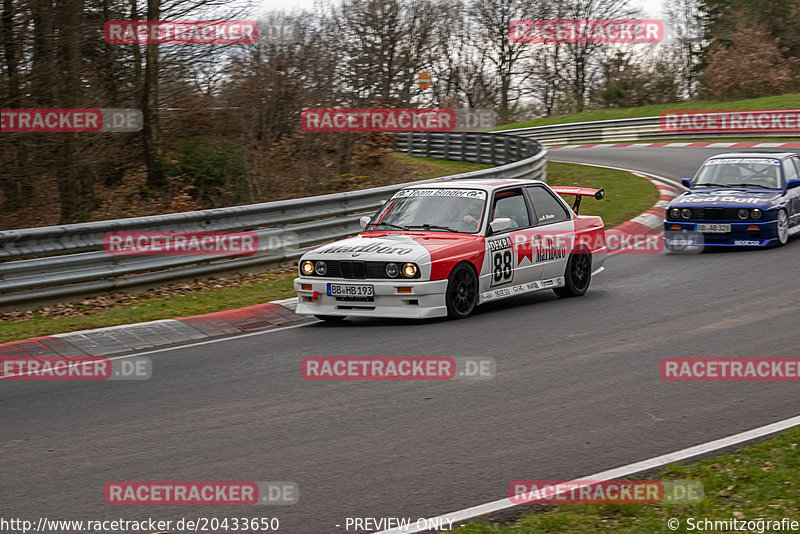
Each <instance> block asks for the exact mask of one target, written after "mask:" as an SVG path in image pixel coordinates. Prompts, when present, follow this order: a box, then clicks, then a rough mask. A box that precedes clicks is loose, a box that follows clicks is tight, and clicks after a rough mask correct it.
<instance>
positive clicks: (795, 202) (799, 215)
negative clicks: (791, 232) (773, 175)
mask: <svg viewBox="0 0 800 534" xmlns="http://www.w3.org/2000/svg"><path fill="white" fill-rule="evenodd" d="M783 171H784V172H783V174H784V178H785V179H786V182H788V181H789V180H798V179H800V158H798V157H797V156H792V157H791V158H789V159H786V160H784V169H783ZM785 186H786V184H784V187H785ZM786 196H787V197H788V198H787V200H788V202H787V211H788V213H787V214H788V215H789V228H792V229H796V228H798V227H800V187H795V188H794V189H789V190H788V191H787V192H786Z"/></svg>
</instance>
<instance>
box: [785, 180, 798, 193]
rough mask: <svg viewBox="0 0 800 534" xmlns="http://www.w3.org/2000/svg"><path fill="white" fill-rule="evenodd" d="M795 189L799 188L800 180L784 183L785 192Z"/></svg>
mask: <svg viewBox="0 0 800 534" xmlns="http://www.w3.org/2000/svg"><path fill="white" fill-rule="evenodd" d="M795 187H800V180H789V181H788V182H786V190H787V191H788V190H789V189H794V188H795Z"/></svg>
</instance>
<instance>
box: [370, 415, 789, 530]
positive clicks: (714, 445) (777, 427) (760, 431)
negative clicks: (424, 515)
mask: <svg viewBox="0 0 800 534" xmlns="http://www.w3.org/2000/svg"><path fill="white" fill-rule="evenodd" d="M798 425H800V415H797V416H795V417H791V418H789V419H784V420H783V421H778V422H776V423H772V424H769V425H765V426H761V427H758V428H754V429H752V430H747V431H745V432H740V433H738V434H733V435H731V436H726V437H724V438H720V439H716V440H714V441H709V442H706V443H701V444H699V445H694V446H692V447H688V448H685V449H680V450H677V451H673V452H670V453H668V454H663V455H661V456H655V457H653V458H649V459H647V460H642V461H640V462H635V463H632V464H628V465H623V466H620V467H616V468H614V469H608V470H606V471H601V472H600V473H597V474H594V475H587V476H585V477H581V478H579V479H575V480H573V481H571V482H573V483H576V482H577V481H585V480H592V481H599V482H602V481H605V480H612V479H615V478H621V477H626V476H630V475H633V474H636V473H639V472H642V471H647V470H650V469H653V468H656V467H662V466H664V465H667V464H670V463H673V462H678V461H680V460H685V459H687V458H691V457H693V456H699V455H701V454H706V453H709V452H713V451H716V450H719V449H724V448H725V447H730V446H732V445H738V444H740V443H744V442H746V441H751V440H754V439H758V438H760V437H763V436H767V435H769V434H774V433H776V432H780V431H782V430H787V429H789V428H792V427H794V426H798ZM522 504H525V503H522ZM514 506H519V504H517V503H513V502H511V500H510V499H509V498H508V497H506V498H504V499H499V500H496V501H492V502H488V503H486V504H480V505H478V506H473V507H471V508H465V509H463V510H457V511H454V512H451V513H449V514H443V515H440V516H437V517H432V518H428V519H426V520H425V521H424V524H437V523H436V521H437V520H438V521H452V522H453V523H455V522H457V521H464V520H467V519H472V518H475V517H479V516H482V515H486V514H489V513H492V512H498V511H500V510H505V509H507V508H513V507H514ZM459 526H460V525H459ZM427 530H430V529H429V528H417V527H413V528H409V529H403V528H393V529H390V530H382V531H380V532H377V533H376V534H414V533H416V532H426V531H427Z"/></svg>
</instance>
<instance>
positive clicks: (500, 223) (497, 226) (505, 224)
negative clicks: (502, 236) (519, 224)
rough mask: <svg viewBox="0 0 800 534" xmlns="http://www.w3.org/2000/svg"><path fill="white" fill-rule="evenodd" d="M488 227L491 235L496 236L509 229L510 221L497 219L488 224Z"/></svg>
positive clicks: (504, 218) (501, 218) (506, 218)
mask: <svg viewBox="0 0 800 534" xmlns="http://www.w3.org/2000/svg"><path fill="white" fill-rule="evenodd" d="M489 226H490V227H491V228H492V233H493V234H496V233H498V232H502V231H504V230H508V229H510V228H511V219H509V218H508V217H498V218H497V219H495V220H493V221H492V222H490V223H489Z"/></svg>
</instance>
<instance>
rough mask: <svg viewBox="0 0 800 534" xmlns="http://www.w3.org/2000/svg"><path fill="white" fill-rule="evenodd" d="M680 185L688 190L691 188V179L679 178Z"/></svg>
mask: <svg viewBox="0 0 800 534" xmlns="http://www.w3.org/2000/svg"><path fill="white" fill-rule="evenodd" d="M681 183H682V184H683V187H686V188H689V189H691V188H692V179H691V178H681Z"/></svg>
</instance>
